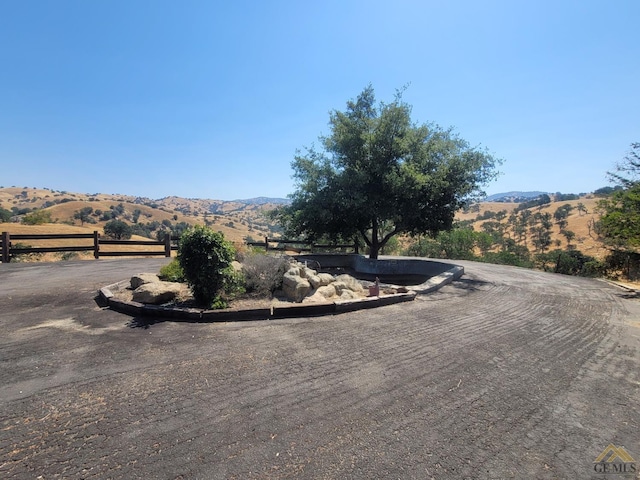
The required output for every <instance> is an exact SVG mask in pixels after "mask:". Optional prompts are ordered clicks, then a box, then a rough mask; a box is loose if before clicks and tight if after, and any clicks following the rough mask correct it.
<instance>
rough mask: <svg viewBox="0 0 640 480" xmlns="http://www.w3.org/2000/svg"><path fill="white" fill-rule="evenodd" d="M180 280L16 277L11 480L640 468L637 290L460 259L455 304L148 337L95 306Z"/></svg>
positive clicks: (0, 396) (120, 264)
mask: <svg viewBox="0 0 640 480" xmlns="http://www.w3.org/2000/svg"><path fill="white" fill-rule="evenodd" d="M164 263H166V259H140V260H134V259H126V260H98V261H84V262H67V263H55V264H6V265H5V264H2V265H0V305H1V309H0V328H1V335H0V477H1V478H20V479H22V478H25V479H27V478H28V479H35V478H38V477H39V476H41V478H44V479H49V478H85V479H89V478H145V479H149V478H162V479H164V478H166V479H175V478H184V479H188V478H207V479H208V478H212V479H218V478H220V479H227V478H237V479H249V478H322V479H325V478H326V479H345V478H357V479H372V478H380V479H387V478H403V479H404V478H416V479H425V478H426V479H429V478H434V479H461V478H473V479H499V478H500V479H502V478H522V479H546V478H548V479H556V478H562V479H564V478H567V479H578V478H580V479H582V478H603V477H604V476H603V475H598V474H597V472H596V471H595V470H594V460H595V459H596V457H598V455H600V454H601V453H602V452H603V450H604V449H605V447H607V446H608V445H609V444H614V445H616V446H624V447H625V449H626V451H627V452H628V453H629V454H630V455H631V456H632V457H633V458H634V459H635V460H636V461H637V466H638V470H640V428H639V427H640V375H639V371H640V370H639V367H640V303H639V302H640V300H638V299H637V298H634V297H633V296H632V295H630V294H628V293H627V292H625V291H624V290H621V289H619V288H617V287H613V286H610V285H609V284H607V283H605V282H602V281H598V280H590V279H582V278H575V277H567V276H561V275H553V274H547V273H542V272H536V271H531V270H525V269H519V268H513V267H505V266H497V265H487V264H481V263H474V262H462V261H460V262H458V261H456V262H455V263H456V264H462V265H464V267H465V271H466V274H465V276H463V277H462V278H461V279H460V280H458V281H454V282H453V283H452V284H451V285H448V286H445V287H443V288H442V289H440V290H439V291H437V292H434V293H431V294H428V295H423V296H418V297H417V299H416V300H415V301H414V302H409V303H403V304H398V305H392V306H387V307H382V308H379V309H373V310H365V311H358V312H352V313H347V314H341V315H335V316H330V317H318V318H302V319H291V320H277V321H268V322H241V323H226V324H224V323H223V324H219V323H218V324H198V323H172V322H158V323H152V324H145V323H144V322H142V321H138V320H137V319H135V318H131V317H127V316H124V315H121V314H118V313H116V312H113V311H110V310H105V309H103V308H101V307H100V306H99V305H97V304H96V303H95V301H94V297H95V295H96V291H97V290H98V288H100V287H102V286H104V285H107V284H109V283H114V282H117V281H120V280H123V279H126V278H128V277H129V276H130V275H132V274H135V273H140V272H143V271H151V272H157V271H158V269H159V267H160V266H161V265H163V264H164ZM607 477H608V478H611V477H612V476H611V475H608V476H607ZM613 477H614V478H615V477H620V476H618V475H613Z"/></svg>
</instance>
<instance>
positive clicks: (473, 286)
mask: <svg viewBox="0 0 640 480" xmlns="http://www.w3.org/2000/svg"><path fill="white" fill-rule="evenodd" d="M486 285H493V283H492V282H485V281H484V280H476V279H474V278H459V279H458V280H454V281H453V282H451V286H452V287H454V288H458V289H461V290H469V291H476V290H480V288H481V287H484V286H486Z"/></svg>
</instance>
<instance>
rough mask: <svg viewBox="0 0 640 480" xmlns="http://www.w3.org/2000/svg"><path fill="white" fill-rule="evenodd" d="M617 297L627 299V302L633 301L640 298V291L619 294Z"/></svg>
mask: <svg viewBox="0 0 640 480" xmlns="http://www.w3.org/2000/svg"><path fill="white" fill-rule="evenodd" d="M616 297H619V298H625V299H627V300H633V299H637V298H640V291H634V292H624V293H617V294H616Z"/></svg>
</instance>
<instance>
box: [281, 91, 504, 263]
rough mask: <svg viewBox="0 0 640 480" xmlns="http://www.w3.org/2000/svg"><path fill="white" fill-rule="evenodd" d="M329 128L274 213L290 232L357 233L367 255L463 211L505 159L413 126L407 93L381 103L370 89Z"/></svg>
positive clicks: (449, 133) (298, 160)
mask: <svg viewBox="0 0 640 480" xmlns="http://www.w3.org/2000/svg"><path fill="white" fill-rule="evenodd" d="M329 125H330V128H331V133H330V134H329V135H328V136H326V137H320V138H319V141H320V146H319V148H316V147H315V146H312V147H310V148H306V149H305V150H304V152H298V154H297V155H296V156H295V158H294V160H293V162H292V167H293V170H294V178H295V180H296V190H295V192H294V193H293V194H291V195H290V198H291V200H292V202H291V204H290V205H287V206H283V207H280V208H279V209H277V210H276V211H275V213H274V216H275V218H276V219H278V220H279V221H280V223H281V224H282V225H283V226H284V227H285V232H286V234H287V235H295V236H301V237H306V238H307V239H309V240H316V239H318V238H321V237H328V238H330V239H336V240H337V239H357V238H360V239H362V240H363V241H364V243H365V244H366V245H367V246H368V247H369V250H370V257H371V258H377V257H378V253H379V251H380V250H381V249H382V248H383V247H384V245H385V244H386V243H387V242H388V241H389V240H390V239H391V238H392V237H393V236H394V235H397V234H400V233H404V234H410V235H418V234H430V235H435V234H436V233H437V232H439V231H442V230H449V229H450V228H451V227H452V223H453V218H454V215H455V213H456V211H457V210H458V209H460V208H461V207H463V206H465V205H466V204H468V203H469V202H470V201H472V200H476V199H479V198H481V197H483V196H484V192H483V191H482V187H483V186H484V185H486V184H487V183H488V182H489V181H491V180H493V179H494V178H495V177H496V175H497V172H496V170H495V167H496V165H497V164H499V163H500V160H498V159H496V158H494V157H493V156H492V155H490V154H489V153H487V151H486V150H484V149H479V148H476V147H471V146H470V145H469V143H468V142H466V141H465V140H463V139H462V138H460V137H459V136H458V135H457V134H456V133H454V132H453V130H452V129H451V128H449V129H442V128H440V127H439V126H437V125H435V124H416V123H413V122H412V120H411V106H409V105H408V104H407V103H405V102H404V101H403V100H402V91H399V92H397V93H396V96H395V98H394V100H393V101H392V102H391V103H376V99H375V95H374V90H373V88H372V87H371V86H368V87H367V88H365V89H364V90H363V91H362V93H360V95H358V97H357V99H355V100H351V101H349V102H347V108H346V110H345V111H337V110H335V111H333V112H331V113H330V118H329Z"/></svg>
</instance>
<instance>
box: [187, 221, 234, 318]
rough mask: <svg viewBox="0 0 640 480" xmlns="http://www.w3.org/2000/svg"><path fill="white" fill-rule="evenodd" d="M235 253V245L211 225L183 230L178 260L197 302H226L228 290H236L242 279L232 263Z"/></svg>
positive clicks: (221, 304) (219, 304) (216, 304)
mask: <svg viewBox="0 0 640 480" xmlns="http://www.w3.org/2000/svg"><path fill="white" fill-rule="evenodd" d="M234 255H235V251H234V248H233V245H232V244H231V243H230V242H228V241H226V240H225V239H224V235H223V234H222V233H219V232H214V231H213V230H211V229H210V228H209V227H206V226H202V225H196V226H195V227H193V228H190V229H188V230H186V231H185V232H184V233H183V234H182V236H181V237H180V247H179V250H178V261H179V263H180V266H181V267H182V270H183V271H184V276H185V278H186V280H187V283H188V284H189V286H190V287H191V291H192V293H193V297H194V299H195V301H196V302H197V303H198V304H200V305H203V306H206V307H214V308H224V307H226V306H227V301H226V298H225V295H224V294H225V291H226V293H227V294H232V293H234V291H236V290H237V289H238V286H239V285H238V284H239V283H240V282H239V279H238V276H237V275H236V274H235V272H234V271H233V267H232V266H231V262H233V259H234Z"/></svg>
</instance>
